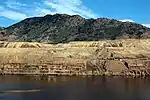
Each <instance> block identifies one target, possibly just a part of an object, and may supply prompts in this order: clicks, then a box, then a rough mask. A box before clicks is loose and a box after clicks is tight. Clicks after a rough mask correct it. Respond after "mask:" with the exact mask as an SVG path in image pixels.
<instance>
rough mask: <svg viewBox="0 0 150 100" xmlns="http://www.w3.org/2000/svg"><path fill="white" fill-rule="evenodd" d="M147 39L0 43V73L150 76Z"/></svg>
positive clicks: (149, 51) (149, 45)
mask: <svg viewBox="0 0 150 100" xmlns="http://www.w3.org/2000/svg"><path fill="white" fill-rule="evenodd" d="M149 55H150V39H142V40H136V39H127V40H113V41H112V40H106V41H92V42H70V43H67V44H55V45H54V44H44V43H37V42H0V73H1V74H33V75H35V74H46V75H140V76H141V75H142V76H146V75H150V59H149Z"/></svg>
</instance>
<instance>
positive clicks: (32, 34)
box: [0, 14, 150, 43]
mask: <svg viewBox="0 0 150 100" xmlns="http://www.w3.org/2000/svg"><path fill="white" fill-rule="evenodd" d="M149 37H150V28H148V27H145V26H143V25H140V24H137V23H132V22H121V21H118V20H115V19H108V18H97V19H92V18H91V19H85V18H83V17H81V16H79V15H67V14H55V15H46V16H44V17H32V18H27V19H24V20H22V21H20V22H19V23H16V24H14V25H11V26H9V27H6V28H5V29H3V31H2V32H0V40H1V41H21V42H46V43H63V42H71V41H99V40H104V39H106V40H115V39H122V38H123V39H124V38H138V39H139V38H149Z"/></svg>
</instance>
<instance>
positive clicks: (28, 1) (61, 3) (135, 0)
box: [0, 0, 150, 27]
mask: <svg viewBox="0 0 150 100" xmlns="http://www.w3.org/2000/svg"><path fill="white" fill-rule="evenodd" d="M149 10H150V0H0V26H4V27H7V26H9V25H12V24H14V23H16V22H19V21H21V20H23V19H25V18H28V17H34V16H44V15H46V14H52V15H53V14H55V13H62V14H64V13H65V14H70V15H74V14H78V15H81V16H82V17H85V18H98V17H107V18H113V19H117V20H120V21H123V22H125V21H130V22H136V23H140V24H143V25H145V26H147V27H150V13H149Z"/></svg>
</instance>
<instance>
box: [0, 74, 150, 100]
mask: <svg viewBox="0 0 150 100" xmlns="http://www.w3.org/2000/svg"><path fill="white" fill-rule="evenodd" d="M12 90H20V91H22V92H16V91H12ZM25 90H38V91H30V92H26V91H25ZM0 91H1V93H0V100H150V80H149V79H148V78H146V79H142V78H123V77H88V78H87V77H29V76H0ZM8 91H9V92H8Z"/></svg>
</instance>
